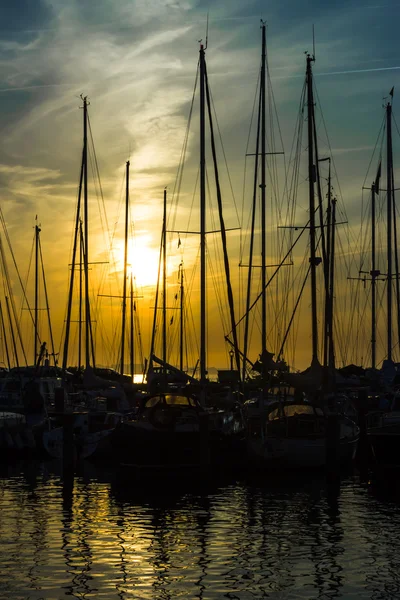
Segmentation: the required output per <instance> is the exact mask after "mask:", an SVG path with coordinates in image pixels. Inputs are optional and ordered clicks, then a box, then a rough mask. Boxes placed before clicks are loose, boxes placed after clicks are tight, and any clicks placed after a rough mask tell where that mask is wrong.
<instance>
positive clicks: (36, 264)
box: [33, 217, 40, 365]
mask: <svg viewBox="0 0 400 600" xmlns="http://www.w3.org/2000/svg"><path fill="white" fill-rule="evenodd" d="M39 233H40V227H39V226H38V225H37V217H36V225H35V309H34V315H35V319H34V321H35V323H34V324H35V342H34V360H33V364H34V365H36V359H37V356H38V337H39V329H38V315H39V306H38V298H39Z"/></svg>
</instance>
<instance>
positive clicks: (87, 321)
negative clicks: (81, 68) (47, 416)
mask: <svg viewBox="0 0 400 600" xmlns="http://www.w3.org/2000/svg"><path fill="white" fill-rule="evenodd" d="M87 104H88V103H87V97H86V96H85V97H84V98H83V206H84V216H83V219H84V228H83V233H84V270H85V367H86V368H88V367H89V366H90V305H89V235H88V233H89V213H88V147H87Z"/></svg>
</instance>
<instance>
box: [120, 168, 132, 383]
mask: <svg viewBox="0 0 400 600" xmlns="http://www.w3.org/2000/svg"><path fill="white" fill-rule="evenodd" d="M129 166H130V162H129V160H128V161H127V162H126V189H125V238H124V239H125V241H124V283H123V289H122V325H121V365H120V373H121V375H123V374H124V356H125V321H126V279H127V275H128V273H127V272H128V222H129Z"/></svg>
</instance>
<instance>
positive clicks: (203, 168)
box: [200, 44, 207, 401]
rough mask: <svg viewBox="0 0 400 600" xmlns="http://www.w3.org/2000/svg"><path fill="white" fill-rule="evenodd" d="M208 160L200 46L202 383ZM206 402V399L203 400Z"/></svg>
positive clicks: (204, 370) (202, 373) (203, 372)
mask: <svg viewBox="0 0 400 600" xmlns="http://www.w3.org/2000/svg"><path fill="white" fill-rule="evenodd" d="M206 297H207V293H206V159H205V56H204V46H203V44H201V45H200V382H201V383H202V384H205V382H206V375H207V368H206ZM203 401H204V398H203Z"/></svg>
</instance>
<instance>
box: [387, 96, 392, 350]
mask: <svg viewBox="0 0 400 600" xmlns="http://www.w3.org/2000/svg"><path fill="white" fill-rule="evenodd" d="M386 153H387V359H388V360H389V361H391V360H392V305H393V294H392V195H393V190H392V173H393V149H392V106H391V104H390V102H388V103H387V105H386Z"/></svg>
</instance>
